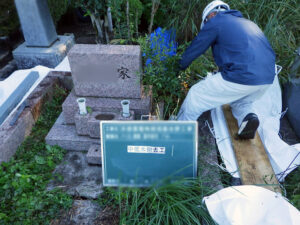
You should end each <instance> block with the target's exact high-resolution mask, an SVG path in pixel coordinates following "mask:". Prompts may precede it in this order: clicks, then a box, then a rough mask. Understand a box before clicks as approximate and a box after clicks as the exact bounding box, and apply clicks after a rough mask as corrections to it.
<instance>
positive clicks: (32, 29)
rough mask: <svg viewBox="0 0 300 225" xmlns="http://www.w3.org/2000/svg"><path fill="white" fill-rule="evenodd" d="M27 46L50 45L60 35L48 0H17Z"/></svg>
mask: <svg viewBox="0 0 300 225" xmlns="http://www.w3.org/2000/svg"><path fill="white" fill-rule="evenodd" d="M15 4H16V8H17V11H18V15H19V19H20V23H21V27H22V31H23V35H24V39H25V45H26V46H34V47H49V46H50V45H52V43H53V42H55V41H56V40H57V39H58V37H57V34H56V30H55V26H54V23H53V20H52V17H51V15H50V11H49V7H48V3H47V0H15Z"/></svg>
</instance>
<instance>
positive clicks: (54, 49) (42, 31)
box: [13, 0, 74, 69]
mask: <svg viewBox="0 0 300 225" xmlns="http://www.w3.org/2000/svg"><path fill="white" fill-rule="evenodd" d="M15 5H16V8H17V12H18V15H19V19H20V24H21V28H22V31H23V35H24V39H25V42H24V43H23V44H21V45H20V46H19V47H17V48H16V49H15V50H14V51H13V56H14V58H15V60H16V62H17V66H18V68H19V69H27V68H32V67H34V66H36V65H43V66H47V67H50V68H54V67H55V66H57V65H58V64H59V63H60V62H61V61H62V60H63V58H64V57H65V56H66V55H67V52H68V50H69V49H70V48H71V47H72V46H73V45H74V36H73V35H64V36H60V35H57V33H56V30H55V26H54V23H53V20H52V17H51V15H50V11H49V8H48V4H47V0H15Z"/></svg>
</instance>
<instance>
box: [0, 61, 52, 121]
mask: <svg viewBox="0 0 300 225" xmlns="http://www.w3.org/2000/svg"><path fill="white" fill-rule="evenodd" d="M32 71H37V72H38V73H39V78H38V79H37V80H36V81H35V83H34V84H33V85H32V86H31V88H30V89H29V90H28V91H27V93H26V94H25V95H24V96H23V98H22V100H21V101H20V102H19V103H18V105H17V106H16V107H15V108H14V109H13V110H12V111H11V112H10V114H9V115H8V116H7V117H6V119H7V118H9V117H10V116H11V115H12V114H13V113H14V112H15V111H16V110H17V109H18V108H19V106H20V105H21V104H22V103H23V102H24V100H25V99H26V98H27V97H28V96H29V95H30V93H31V92H32V91H33V90H34V89H35V88H36V87H37V86H38V85H39V83H40V82H41V81H42V80H43V79H44V78H45V77H46V76H47V74H48V73H49V71H50V69H49V68H48V67H44V66H36V67H34V68H32V69H26V70H17V71H15V72H13V73H12V74H11V75H10V76H9V77H8V78H6V79H5V80H4V81H1V82H0V92H1V90H2V91H3V92H2V93H4V94H5V96H2V97H3V99H4V98H8V97H9V95H11V94H12V93H13V91H14V90H15V89H16V87H17V86H18V85H17V84H19V83H21V82H22V81H23V80H24V79H25V78H26V76H28V74H29V73H30V72H32ZM4 122H5V120H4V121H3V123H4Z"/></svg>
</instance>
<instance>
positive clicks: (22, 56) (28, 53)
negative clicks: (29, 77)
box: [13, 35, 74, 69]
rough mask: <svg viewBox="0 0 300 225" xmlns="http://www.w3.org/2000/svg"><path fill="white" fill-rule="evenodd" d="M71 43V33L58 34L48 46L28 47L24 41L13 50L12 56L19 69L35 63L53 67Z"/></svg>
mask: <svg viewBox="0 0 300 225" xmlns="http://www.w3.org/2000/svg"><path fill="white" fill-rule="evenodd" d="M73 45H74V36H73V35H64V36H58V40H57V41H56V42H54V43H53V45H52V46H50V47H49V48H45V47H28V46H26V43H25V42H24V43H23V44H21V45H19V46H18V47H17V48H16V49H15V50H14V51H13V57H14V59H15V61H16V63H17V66H18V68H19V69H29V68H32V67H35V66H37V65H42V66H46V67H49V68H55V67H56V66H57V65H58V64H59V63H60V62H61V61H62V60H63V59H64V58H65V57H66V56H67V53H68V51H69V50H70V49H71V47H72V46H73Z"/></svg>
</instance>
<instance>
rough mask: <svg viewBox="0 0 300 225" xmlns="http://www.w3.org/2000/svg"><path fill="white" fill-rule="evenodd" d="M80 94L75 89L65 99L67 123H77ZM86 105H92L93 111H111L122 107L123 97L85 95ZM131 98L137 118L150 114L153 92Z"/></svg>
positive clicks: (64, 109) (64, 108)
mask: <svg viewBox="0 0 300 225" xmlns="http://www.w3.org/2000/svg"><path fill="white" fill-rule="evenodd" d="M77 98H78V96H77V95H76V94H75V92H74V90H73V91H72V92H71V93H70V94H69V96H68V97H67V98H66V100H65V101H64V103H63V105H62V108H63V114H64V118H65V122H66V123H67V124H74V123H75V115H76V113H77V112H78V111H79V108H78V103H77V101H76V100H77ZM85 98H86V105H87V106H88V107H91V109H92V110H93V111H102V112H110V111H111V110H114V109H122V106H121V101H122V100H123V99H122V98H97V97H85ZM128 100H130V109H131V110H133V111H134V112H135V116H136V118H135V119H140V118H138V117H139V115H148V114H149V112H150V111H151V93H150V95H149V96H143V97H142V98H141V99H128Z"/></svg>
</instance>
